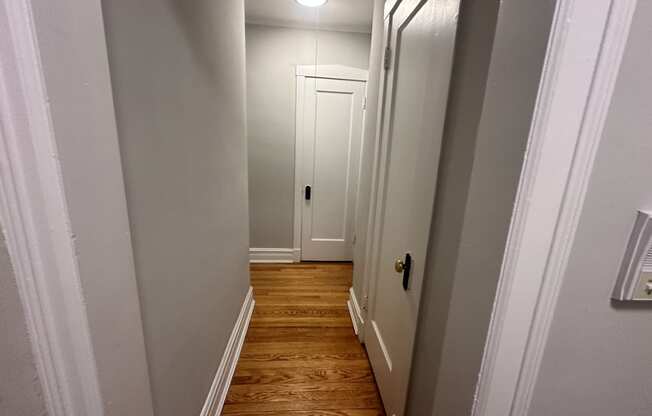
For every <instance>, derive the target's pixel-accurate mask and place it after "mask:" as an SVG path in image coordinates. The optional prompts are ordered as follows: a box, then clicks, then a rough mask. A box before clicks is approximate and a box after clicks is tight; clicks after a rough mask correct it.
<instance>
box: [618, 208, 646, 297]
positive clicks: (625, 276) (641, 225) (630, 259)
mask: <svg viewBox="0 0 652 416" xmlns="http://www.w3.org/2000/svg"><path fill="white" fill-rule="evenodd" d="M611 297H612V299H615V300H622V301H628V300H652V213H650V212H645V211H639V212H638V216H637V217H636V222H635V223H634V229H633V230H632V234H631V236H630V238H629V243H628V244H627V249H626V251H625V256H624V257H623V261H622V264H621V265H620V271H619V273H618V280H617V281H616V286H615V287H614V291H613V293H612V294H611Z"/></svg>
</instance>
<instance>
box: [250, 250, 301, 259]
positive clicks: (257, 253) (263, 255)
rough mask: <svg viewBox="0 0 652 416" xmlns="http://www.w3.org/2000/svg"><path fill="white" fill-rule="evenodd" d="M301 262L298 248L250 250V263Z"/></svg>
mask: <svg viewBox="0 0 652 416" xmlns="http://www.w3.org/2000/svg"><path fill="white" fill-rule="evenodd" d="M300 261H301V249H300V248H253V247H252V248H250V249H249V262H250V263H298V262H300Z"/></svg>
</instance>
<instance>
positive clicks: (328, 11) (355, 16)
mask: <svg viewBox="0 0 652 416" xmlns="http://www.w3.org/2000/svg"><path fill="white" fill-rule="evenodd" d="M372 12H373V0H328V2H327V3H326V4H325V5H323V6H321V7H314V8H313V7H305V6H301V5H300V4H297V2H296V1H295V0H245V16H246V20H247V22H248V23H258V24H266V25H271V26H286V27H300V28H316V27H319V28H320V29H324V30H338V31H345V32H363V33H371V15H372Z"/></svg>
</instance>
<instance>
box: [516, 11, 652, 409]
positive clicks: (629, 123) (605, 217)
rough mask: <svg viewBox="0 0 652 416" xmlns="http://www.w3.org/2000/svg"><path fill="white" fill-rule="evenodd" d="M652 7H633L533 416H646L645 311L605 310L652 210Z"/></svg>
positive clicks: (617, 306) (631, 307)
mask: <svg viewBox="0 0 652 416" xmlns="http://www.w3.org/2000/svg"><path fill="white" fill-rule="evenodd" d="M651 19H652V3H650V2H647V1H639V2H638V6H637V9H636V12H635V15H634V21H633V25H632V28H631V31H630V35H629V40H628V44H627V46H626V49H625V55H624V58H623V62H622V66H621V68H620V72H619V75H618V79H617V81H616V86H615V91H614V95H613V98H612V102H611V105H610V108H609V112H608V115H607V119H606V125H605V130H604V133H603V136H602V142H601V144H600V146H599V148H598V153H597V158H596V161H595V165H594V167H593V169H594V170H593V172H592V174H591V177H590V180H589V185H588V190H587V195H586V200H585V202H584V207H583V209H582V211H581V214H580V222H579V228H578V230H577V234H576V237H575V241H574V242H573V246H572V249H571V253H570V260H569V263H568V268H567V270H566V274H565V276H564V282H563V284H562V287H561V292H560V296H559V300H558V303H557V307H556V310H555V314H554V318H553V322H552V327H551V329H550V334H549V338H548V343H547V345H546V347H545V351H544V354H543V361H542V364H541V369H540V373H539V378H538V381H537V384H536V387H535V390H534V392H533V402H532V405H531V408H530V413H529V414H530V415H532V416H544V415H568V416H584V415H586V416H589V415H590V416H612V415H631V416H643V415H649V414H651V413H652V390H651V389H650V386H652V359H651V358H650V351H652V337H651V336H650V333H649V328H650V321H651V319H652V305H649V304H645V305H643V304H631V303H630V304H623V303H617V302H611V301H610V294H611V290H612V289H613V285H614V283H615V281H616V275H617V273H618V267H619V265H620V261H621V258H622V256H623V253H624V251H625V246H626V244H627V241H628V238H629V234H630V232H631V230H632V227H633V224H634V219H635V216H636V210H637V209H647V210H651V209H652V187H651V186H650V180H651V179H652V140H651V139H650V131H651V129H652V103H651V102H650V96H651V95H652V82H651V81H650V73H649V72H650V71H649V68H650V66H651V65H652V50H651V49H650V39H651V38H652V25H650V20H651Z"/></svg>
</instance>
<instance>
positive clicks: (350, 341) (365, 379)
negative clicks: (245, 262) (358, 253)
mask: <svg viewBox="0 0 652 416" xmlns="http://www.w3.org/2000/svg"><path fill="white" fill-rule="evenodd" d="M351 275H352V266H351V264H348V263H301V264H283V265H272V264H260V265H252V266H251V284H252V286H253V288H254V298H255V299H256V306H255V309H254V313H253V317H252V320H251V324H250V326H249V331H248V333H247V337H246V339H245V343H244V346H243V349H242V353H241V354H240V360H239V361H238V366H237V368H236V370H235V374H234V376H233V381H232V383H231V387H230V389H229V392H228V395H227V397H226V402H225V405H224V409H223V411H222V414H223V415H259V416H267V415H287V416H308V415H311V416H313V415H314V416H384V415H385V413H384V412H383V410H382V404H381V402H380V398H379V396H378V390H377V388H376V383H375V381H374V378H373V375H372V373H371V368H370V366H369V360H368V358H367V353H366V351H365V350H364V348H363V347H362V345H360V343H359V342H358V340H357V338H356V337H355V334H354V333H353V327H352V325H351V318H350V317H349V312H348V309H347V306H346V301H347V299H348V290H349V287H351Z"/></svg>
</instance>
